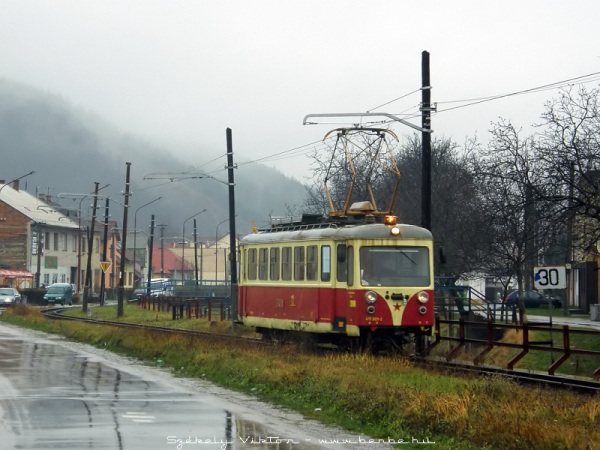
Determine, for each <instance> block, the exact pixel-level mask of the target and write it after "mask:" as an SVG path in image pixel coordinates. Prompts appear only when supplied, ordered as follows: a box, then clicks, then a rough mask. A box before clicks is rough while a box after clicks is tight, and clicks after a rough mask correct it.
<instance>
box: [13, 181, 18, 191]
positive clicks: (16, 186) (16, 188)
mask: <svg viewBox="0 0 600 450" xmlns="http://www.w3.org/2000/svg"><path fill="white" fill-rule="evenodd" d="M12 187H13V189H14V190H15V191H18V190H19V180H13V185H12Z"/></svg>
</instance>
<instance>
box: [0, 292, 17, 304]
mask: <svg viewBox="0 0 600 450" xmlns="http://www.w3.org/2000/svg"><path fill="white" fill-rule="evenodd" d="M17 303H21V294H19V291H17V290H16V289H15V288H0V306H14V305H16V304H17Z"/></svg>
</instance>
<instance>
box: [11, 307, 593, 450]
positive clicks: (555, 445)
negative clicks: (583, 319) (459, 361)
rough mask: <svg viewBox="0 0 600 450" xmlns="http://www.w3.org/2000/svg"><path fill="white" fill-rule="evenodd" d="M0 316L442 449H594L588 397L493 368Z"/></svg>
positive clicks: (15, 312)
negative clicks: (462, 369) (417, 363)
mask: <svg viewBox="0 0 600 450" xmlns="http://www.w3.org/2000/svg"><path fill="white" fill-rule="evenodd" d="M130 308H136V309H138V308H137V307H134V306H131V307H129V308H127V309H126V311H125V316H129V314H130ZM139 309H141V308H139ZM94 311H95V312H94V314H99V311H98V308H95V310H94ZM133 314H134V312H133V311H131V315H133ZM135 314H137V313H135ZM153 314H155V313H153ZM96 317H97V316H96ZM2 320H3V321H5V322H10V323H13V324H17V325H20V326H26V327H29V328H35V329H38V330H43V331H47V332H51V333H59V334H62V335H64V336H66V337H68V338H70V339H74V340H77V341H80V342H86V343H89V344H92V345H96V346H100V347H103V348H106V349H108V350H112V351H115V352H118V353H121V354H126V355H129V356H134V357H137V358H139V359H141V360H143V361H146V362H148V363H150V364H156V363H157V362H158V361H161V364H164V366H166V367H170V368H172V370H173V373H174V374H175V375H179V376H185V377H201V378H204V379H207V380H210V381H212V382H215V383H217V384H219V385H221V386H224V387H227V388H231V389H235V390H237V391H242V392H246V393H248V394H251V395H254V396H256V397H257V398H259V399H261V400H264V401H269V402H273V403H276V404H279V405H282V406H286V407H289V408H292V409H294V410H296V411H299V412H300V413H302V414H304V415H306V416H308V417H312V418H317V419H319V420H321V421H323V422H326V423H332V424H337V425H340V426H342V427H344V428H346V429H348V430H350V431H354V432H356V433H357V434H358V433H362V434H369V435H371V436H373V437H376V438H382V439H388V438H392V439H400V438H402V439H407V440H408V441H410V439H411V438H412V437H414V438H417V439H426V438H428V439H429V440H430V441H431V442H433V441H435V442H436V446H435V448H444V449H445V448H452V449H475V448H487V449H499V448H503V449H530V448H535V449H592V448H596V444H597V443H598V442H600V400H599V399H598V398H596V397H591V396H580V395H576V394H573V393H569V392H563V391H554V390H551V389H542V388H530V387H521V386H518V385H516V384H515V383H513V382H511V381H508V380H505V379H501V378H497V377H465V376H450V375H447V374H436V373H432V372H428V371H422V370H419V369H416V368H414V367H413V366H412V365H411V363H410V362H408V361H406V360H403V359H398V358H385V357H377V358H375V357H372V356H367V355H349V354H336V355H330V356H317V355H314V354H310V353H306V352H303V351H302V349H301V348H296V347H290V346H279V347H267V348H264V347H259V348H258V347H255V346H252V345H249V344H239V345H237V344H236V345H233V344H231V343H224V342H222V340H220V339H219V338H218V336H215V337H214V338H202V339H199V338H195V337H181V336H170V335H168V334H167V333H159V332H140V331H129V330H122V329H119V328H117V327H110V326H104V325H90V324H83V323H71V322H68V321H50V320H46V319H44V318H43V316H41V314H40V313H39V311H37V310H35V309H33V308H27V307H21V306H19V307H16V308H14V309H12V310H9V311H7V312H6V313H5V314H4V315H3V316H2ZM399 447H401V448H411V447H409V446H406V445H402V446H399ZM414 448H422V446H415V447H414Z"/></svg>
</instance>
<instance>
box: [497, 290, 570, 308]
mask: <svg viewBox="0 0 600 450" xmlns="http://www.w3.org/2000/svg"><path fill="white" fill-rule="evenodd" d="M522 296H523V305H524V306H525V308H543V307H545V308H547V307H548V303H549V302H550V304H551V305H552V307H553V308H560V307H561V306H562V303H561V301H560V299H559V298H557V297H552V296H550V295H544V294H540V293H539V292H537V291H522ZM504 303H505V304H506V305H509V306H512V305H518V304H519V291H512V292H511V293H510V294H508V295H507V296H506V298H505V299H504Z"/></svg>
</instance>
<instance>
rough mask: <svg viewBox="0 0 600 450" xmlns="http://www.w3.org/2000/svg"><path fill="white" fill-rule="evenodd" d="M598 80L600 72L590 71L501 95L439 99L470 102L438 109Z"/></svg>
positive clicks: (457, 107)
mask: <svg viewBox="0 0 600 450" xmlns="http://www.w3.org/2000/svg"><path fill="white" fill-rule="evenodd" d="M586 78H588V79H587V80H586ZM597 80H600V72H594V73H590V74H587V75H582V76H579V77H574V78H569V79H567V80H562V81H557V82H554V83H549V84H544V85H541V86H537V87H533V88H529V89H523V90H521V91H516V92H510V93H508V94H499V95H492V96H487V97H480V98H474V99H465V100H450V101H439V102H437V104H438V105H440V104H449V103H464V102H468V103H466V104H465V105H458V106H454V107H451V108H446V109H441V110H438V113H439V112H446V111H452V110H454V109H459V108H466V107H468V106H473V105H478V104H480V103H485V102H491V101H493V100H499V99H501V98H507V97H514V96H516V95H525V94H533V93H537V92H543V91H547V90H553V89H558V88H561V87H565V86H570V85H573V84H575V82H577V81H578V82H579V83H591V82H593V81H597Z"/></svg>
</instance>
